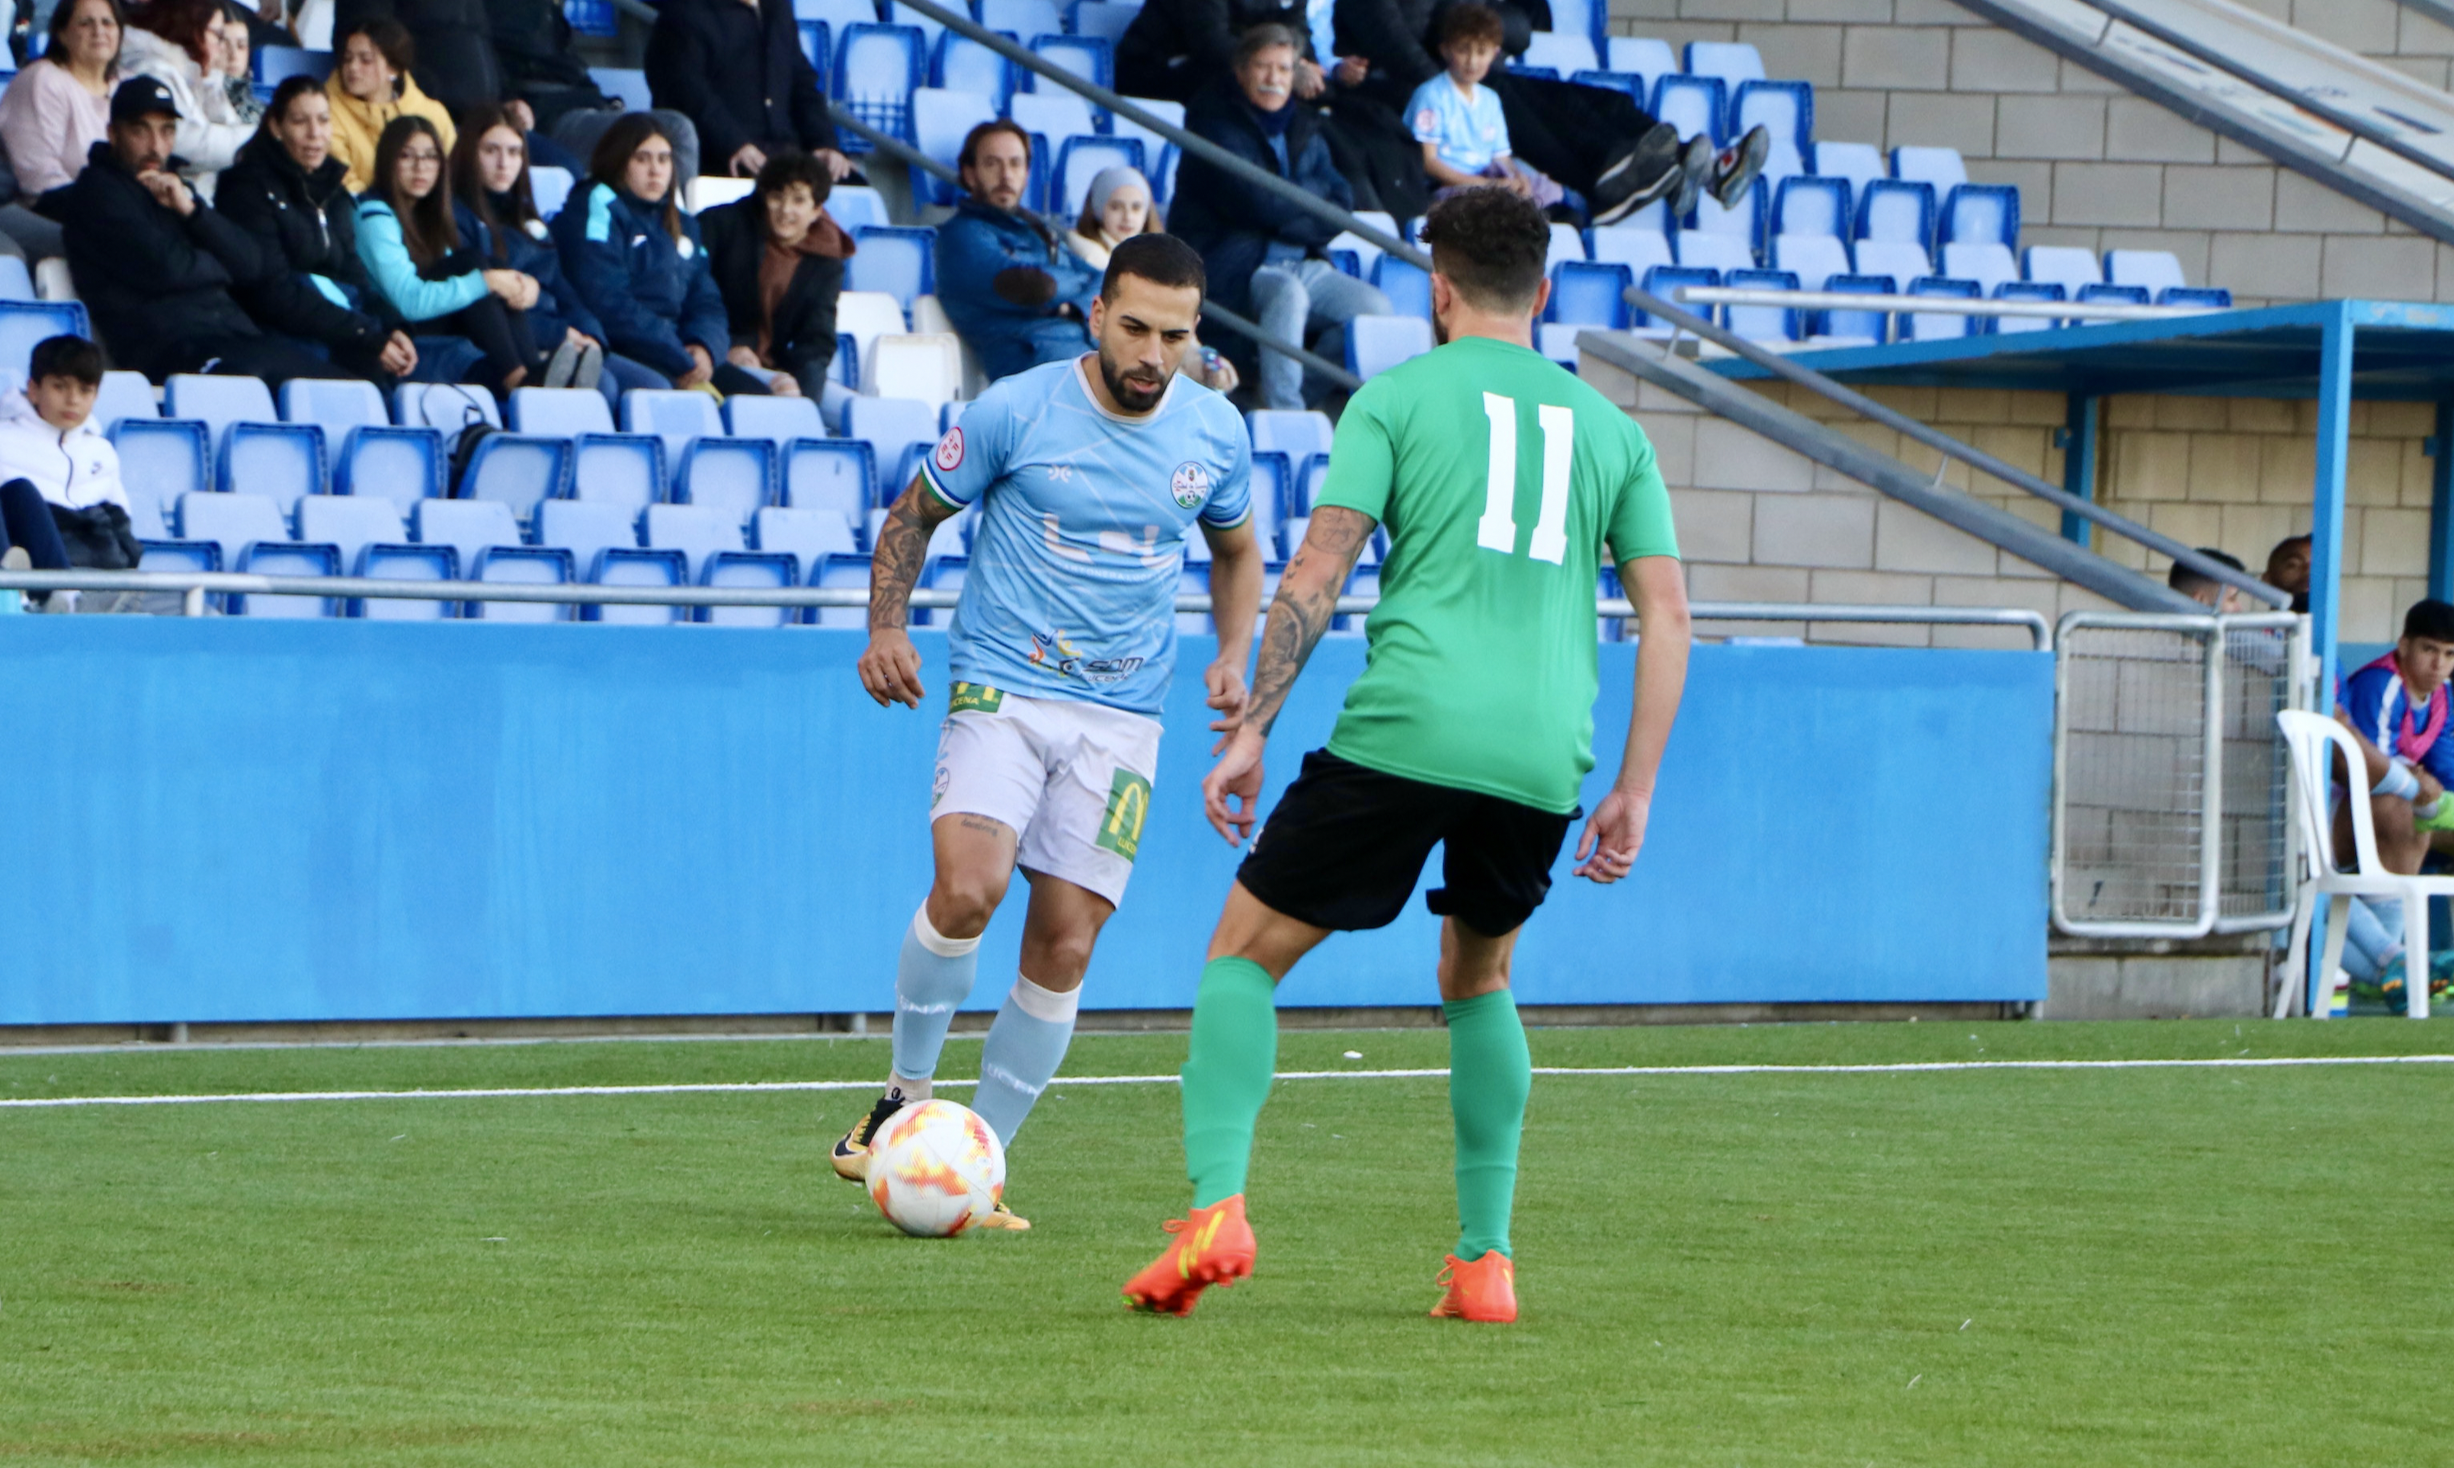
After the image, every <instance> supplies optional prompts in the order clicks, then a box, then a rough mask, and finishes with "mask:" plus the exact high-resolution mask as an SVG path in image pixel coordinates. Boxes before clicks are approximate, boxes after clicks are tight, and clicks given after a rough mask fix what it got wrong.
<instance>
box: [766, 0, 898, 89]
mask: <svg viewBox="0 0 2454 1468" xmlns="http://www.w3.org/2000/svg"><path fill="white" fill-rule="evenodd" d="M792 15H793V19H794V20H796V21H798V22H800V23H801V24H802V25H804V26H808V25H820V26H824V27H826V31H827V34H828V35H829V36H840V35H842V34H843V32H844V27H846V26H852V25H875V24H876V23H877V19H878V7H876V6H875V5H872V4H870V3H869V0H793V3H792ZM905 23H906V24H909V23H911V22H905ZM830 59H831V58H830V57H829V56H827V55H825V54H820V55H815V56H812V57H810V65H811V66H813V67H815V68H817V71H818V76H819V79H820V80H821V81H822V82H823V81H824V80H825V78H826V76H827V75H828V66H827V63H828V61H829V60H830Z"/></svg>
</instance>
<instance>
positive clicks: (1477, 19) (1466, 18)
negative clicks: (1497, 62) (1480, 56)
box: [1440, 3, 1508, 50]
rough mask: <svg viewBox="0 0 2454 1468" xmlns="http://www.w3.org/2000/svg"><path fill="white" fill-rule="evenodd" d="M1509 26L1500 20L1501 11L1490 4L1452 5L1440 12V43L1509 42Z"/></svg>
mask: <svg viewBox="0 0 2454 1468" xmlns="http://www.w3.org/2000/svg"><path fill="white" fill-rule="evenodd" d="M1507 40H1508V28H1507V26H1505V25H1503V24H1502V23H1501V21H1500V13H1499V12H1498V11H1496V10H1494V9H1492V8H1491V7H1490V6H1488V5H1475V4H1472V3H1468V4H1464V5H1452V6H1450V7H1449V8H1448V9H1446V10H1444V11H1442V12H1441V13H1440V45H1441V48H1442V49H1443V50H1445V49H1447V48H1448V47H1450V46H1471V45H1473V44H1474V43H1476V42H1478V41H1480V42H1482V43H1484V44H1486V45H1491V46H1500V45H1504V44H1506V43H1507Z"/></svg>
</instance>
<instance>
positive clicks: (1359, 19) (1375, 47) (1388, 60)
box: [1330, 0, 1551, 107]
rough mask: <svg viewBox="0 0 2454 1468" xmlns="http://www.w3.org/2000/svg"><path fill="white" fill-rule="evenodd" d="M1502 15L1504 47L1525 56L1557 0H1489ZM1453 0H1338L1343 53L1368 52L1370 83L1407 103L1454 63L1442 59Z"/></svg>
mask: <svg viewBox="0 0 2454 1468" xmlns="http://www.w3.org/2000/svg"><path fill="white" fill-rule="evenodd" d="M1484 3H1485V4H1488V5H1490V7H1491V8H1492V9H1493V10H1496V11H1498V12H1499V14H1500V30H1501V33H1502V40H1501V42H1500V50H1501V52H1502V53H1503V54H1505V55H1509V56H1517V55H1522V54H1523V53H1524V51H1525V47H1526V44H1527V42H1528V40H1529V39H1530V38H1531V36H1532V34H1533V32H1535V31H1547V30H1549V29H1550V28H1551V0H1484ZM1449 4H1450V0H1338V6H1337V9H1336V10H1335V11H1333V12H1332V13H1331V16H1330V25H1331V28H1332V29H1333V30H1334V31H1335V32H1336V36H1337V44H1338V54H1339V55H1340V56H1368V57H1370V58H1371V61H1372V76H1371V79H1370V80H1369V81H1367V82H1366V83H1365V84H1364V85H1365V86H1366V88H1368V89H1369V90H1371V91H1372V92H1373V93H1374V94H1376V95H1378V96H1381V97H1384V98H1386V99H1388V100H1389V103H1390V105H1391V106H1394V107H1404V106H1405V105H1406V102H1407V100H1408V99H1409V98H1411V97H1412V96H1413V95H1414V89H1415V88H1417V87H1419V86H1421V85H1423V84H1424V83H1425V82H1427V81H1430V80H1431V79H1432V78H1433V77H1436V76H1438V75H1439V74H1440V73H1442V72H1443V71H1446V70H1448V67H1447V66H1446V65H1445V64H1443V63H1442V61H1441V60H1440V45H1439V39H1438V37H1439V30H1440V12H1441V11H1443V10H1445V9H1447V8H1448V6H1449Z"/></svg>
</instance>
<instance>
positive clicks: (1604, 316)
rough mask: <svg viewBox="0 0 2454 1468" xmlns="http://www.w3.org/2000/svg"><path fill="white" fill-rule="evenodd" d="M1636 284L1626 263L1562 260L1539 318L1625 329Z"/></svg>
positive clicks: (1616, 329)
mask: <svg viewBox="0 0 2454 1468" xmlns="http://www.w3.org/2000/svg"><path fill="white" fill-rule="evenodd" d="M1635 283H1636V277H1635V274H1634V272H1632V271H1630V270H1629V269H1628V268H1627V267H1626V266H1625V265H1614V264H1605V263H1600V262H1595V261H1586V260H1565V261H1562V262H1560V263H1559V264H1557V265H1554V266H1552V267H1551V304H1550V305H1549V306H1548V307H1547V308H1546V309H1545V311H1544V314H1543V318H1542V319H1543V320H1545V321H1550V322H1559V323H1563V324H1566V325H1572V326H1599V327H1605V328H1608V329H1610V330H1613V331H1618V330H1624V329H1625V328H1626V326H1627V324H1628V304H1627V289H1628V287H1629V286H1631V285H1634V284H1635ZM1322 447H1323V448H1326V447H1327V445H1323V446H1322Z"/></svg>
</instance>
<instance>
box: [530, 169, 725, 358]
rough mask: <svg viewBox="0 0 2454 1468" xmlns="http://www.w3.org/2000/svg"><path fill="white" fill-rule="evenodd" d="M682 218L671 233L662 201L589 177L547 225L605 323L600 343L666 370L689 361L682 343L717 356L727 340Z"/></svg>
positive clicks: (583, 298)
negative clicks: (676, 235) (636, 195)
mask: <svg viewBox="0 0 2454 1468" xmlns="http://www.w3.org/2000/svg"><path fill="white" fill-rule="evenodd" d="M681 221H682V237H681V238H680V239H678V240H677V239H675V238H673V236H671V235H669V234H667V233H666V232H665V221H664V208H663V206H662V205H660V204H654V203H649V202H646V201H643V200H640V199H635V198H633V197H631V196H630V195H629V194H628V193H625V192H621V191H618V190H615V189H611V188H608V187H606V186H605V185H604V184H601V183H591V184H589V185H587V187H586V188H585V189H584V190H583V191H581V192H580V193H578V194H575V195H573V196H572V198H571V201H570V202H569V203H567V204H565V205H564V206H563V210H562V212H561V213H560V214H557V215H555V216H554V223H553V225H552V233H553V236H554V244H555V247H556V248H557V249H558V250H559V251H560V252H561V254H562V270H563V275H564V277H565V278H566V279H567V280H569V281H570V283H571V286H572V289H573V290H574V291H576V292H577V294H578V296H579V303H580V304H581V305H582V306H584V307H586V308H587V309H588V310H589V311H591V312H593V313H594V314H595V316H596V318H597V320H598V321H600V322H602V323H604V327H605V345H606V347H607V348H608V349H610V350H612V351H614V352H618V353H620V354H621V355H623V356H625V357H628V358H630V359H631V360H632V361H634V362H640V363H644V364H645V365H647V366H649V367H653V368H655V369H656V370H657V371H659V372H662V373H664V374H665V375H666V376H667V377H679V376H681V375H682V374H683V373H685V372H688V371H689V370H690V369H691V367H692V366H693V365H694V364H693V363H692V362H691V360H690V353H689V352H688V351H687V350H686V348H687V347H689V346H694V345H695V346H699V347H703V348H705V349H706V351H707V354H708V357H709V358H710V360H712V361H717V362H721V361H723V360H724V353H725V348H726V347H727V346H729V345H730V344H731V342H732V331H731V328H730V327H729V326H728V325H727V323H726V320H725V315H724V297H723V296H722V295H721V294H720V293H718V291H717V290H716V281H715V277H714V276H713V275H712V274H711V273H710V272H709V270H708V265H707V250H706V247H705V246H704V245H702V244H701V243H700V240H699V226H698V222H697V221H696V220H693V219H692V218H691V217H690V216H689V215H687V214H685V215H682V216H681Z"/></svg>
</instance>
